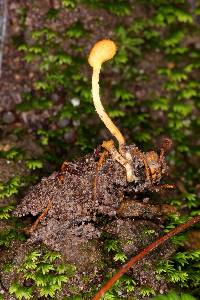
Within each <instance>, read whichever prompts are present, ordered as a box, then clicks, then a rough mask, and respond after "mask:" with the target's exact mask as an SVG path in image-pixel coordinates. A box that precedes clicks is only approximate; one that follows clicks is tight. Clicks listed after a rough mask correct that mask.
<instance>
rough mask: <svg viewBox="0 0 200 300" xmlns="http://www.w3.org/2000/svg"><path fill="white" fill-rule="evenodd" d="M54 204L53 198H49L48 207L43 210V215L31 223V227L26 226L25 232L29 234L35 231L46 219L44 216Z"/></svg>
mask: <svg viewBox="0 0 200 300" xmlns="http://www.w3.org/2000/svg"><path fill="white" fill-rule="evenodd" d="M51 206H52V200H49V202H48V205H47V207H46V208H45V209H44V210H43V212H42V213H41V215H40V216H39V217H38V218H37V220H36V221H35V222H34V223H33V224H32V225H31V227H30V228H25V232H26V233H28V234H31V233H33V231H35V230H36V228H37V226H38V224H39V223H40V222H41V221H42V220H43V219H44V217H45V216H46V215H47V213H48V211H49V209H50V208H51Z"/></svg>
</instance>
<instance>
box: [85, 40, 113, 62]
mask: <svg viewBox="0 0 200 300" xmlns="http://www.w3.org/2000/svg"><path fill="white" fill-rule="evenodd" d="M116 51H117V47H116V45H115V43H114V42H113V41H111V40H101V41H98V42H97V43H96V44H95V45H94V46H93V47H92V49H91V51H90V54H89V58H88V62H89V64H90V66H91V67H92V68H95V67H97V68H99V67H101V65H102V64H103V63H104V62H105V61H107V60H109V59H111V58H113V56H114V55H115V53H116Z"/></svg>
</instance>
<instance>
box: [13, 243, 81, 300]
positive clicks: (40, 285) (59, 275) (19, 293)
mask: <svg viewBox="0 0 200 300" xmlns="http://www.w3.org/2000/svg"><path fill="white" fill-rule="evenodd" d="M16 271H17V272H18V273H19V274H20V277H19V278H20V282H17V281H14V282H13V283H12V284H11V286H10V288H9V293H10V294H14V295H15V297H16V298H17V299H22V298H23V297H24V298H25V299H30V298H31V297H33V296H34V295H39V296H40V297H42V296H44V297H45V298H48V299H49V298H54V299H55V297H58V295H59V292H60V291H61V290H62V288H63V285H64V284H65V283H67V282H68V281H69V279H70V278H71V277H73V276H74V275H75V273H76V268H75V266H74V265H72V264H68V263H66V262H64V261H63V259H62V257H61V255H60V254H59V253H58V252H55V251H48V250H47V249H45V248H44V249H42V248H38V249H36V250H34V251H31V252H30V253H29V254H28V255H26V257H25V258H24V260H23V262H22V264H21V266H20V267H18V268H17V270H16ZM27 281H31V286H30V287H29V288H27V287H26V282H27Z"/></svg>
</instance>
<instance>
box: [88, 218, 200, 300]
mask: <svg viewBox="0 0 200 300" xmlns="http://www.w3.org/2000/svg"><path fill="white" fill-rule="evenodd" d="M199 221H200V215H199V216H195V217H193V218H192V219H190V220H189V221H187V222H186V223H183V224H181V225H179V226H178V227H176V228H174V229H172V230H171V231H169V232H168V233H167V234H165V235H164V236H162V237H160V238H158V239H157V240H156V241H154V242H153V243H152V244H150V245H149V246H147V247H146V248H144V249H143V250H142V251H141V252H140V253H139V254H137V255H136V256H134V257H132V258H131V259H130V260H129V261H128V262H127V263H126V264H124V265H123V266H122V267H121V269H120V270H119V271H118V272H117V273H116V274H115V275H114V276H113V277H112V278H111V279H110V280H108V281H107V283H106V284H105V285H104V286H103V287H102V288H101V289H100V290H99V291H98V292H97V294H96V295H95V296H94V298H93V299H92V300H99V299H100V298H101V297H102V296H103V295H104V294H105V293H106V292H107V291H108V290H109V289H110V288H111V287H112V286H113V284H114V283H115V282H116V281H117V280H118V279H119V278H120V277H121V276H122V275H123V274H124V273H126V272H127V271H128V270H129V269H130V268H131V267H132V266H133V265H134V264H135V263H136V262H138V261H139V260H141V259H142V258H143V257H145V256H146V255H147V254H149V253H150V252H151V251H152V250H154V249H156V248H157V247H158V246H159V245H161V244H163V243H164V242H165V241H167V240H168V239H169V238H171V237H172V236H174V235H177V234H178V233H180V232H182V231H183V230H185V229H187V228H189V227H191V226H192V225H194V224H195V223H197V222H199Z"/></svg>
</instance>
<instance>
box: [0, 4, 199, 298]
mask: <svg viewBox="0 0 200 300" xmlns="http://www.w3.org/2000/svg"><path fill="white" fill-rule="evenodd" d="M8 9H9V10H8V16H9V19H8V30H7V37H6V41H5V47H4V60H3V66H2V77H1V78H0V86H1V90H0V97H1V98H0V103H1V105H0V117H1V118H0V138H1V144H0V155H1V162H0V166H1V174H0V180H1V182H0V201H1V203H2V207H1V208H0V219H2V220H3V221H2V223H1V228H3V227H5V228H4V229H5V230H4V232H3V234H2V237H1V240H0V242H1V243H0V245H1V247H2V250H1V251H2V264H1V265H3V261H4V260H5V257H6V260H8V262H10V261H11V263H12V259H14V256H13V255H14V254H12V253H13V250H12V249H13V248H15V246H16V248H17V247H19V246H21V244H22V243H24V239H25V236H24V235H23V233H22V231H21V230H20V228H22V227H24V226H26V225H28V224H30V223H31V222H33V218H32V217H28V218H27V219H26V220H22V221H23V222H22V221H20V220H18V219H13V217H11V211H12V209H13V207H14V206H15V205H16V203H17V202H18V201H20V199H21V198H22V196H23V195H25V194H26V190H27V188H28V187H29V186H31V185H33V184H35V183H36V182H38V181H40V179H41V178H42V177H43V176H44V175H49V174H51V173H52V171H54V170H58V169H59V168H60V164H61V163H62V162H63V161H64V160H68V161H69V160H71V159H72V158H77V157H80V156H82V155H83V154H85V153H88V152H90V151H93V149H94V148H97V146H98V145H99V144H100V143H101V142H102V140H103V139H108V138H110V136H109V134H108V132H107V131H106V130H105V128H104V126H103V124H101V122H100V120H99V119H98V118H97V117H96V113H95V110H94V108H93V104H92V100H91V93H90V78H91V69H90V68H89V66H88V64H87V55H88V52H89V49H90V48H91V46H92V45H93V43H94V42H95V41H96V40H98V39H101V38H105V37H106V38H112V39H113V40H115V41H116V42H117V44H118V53H117V55H116V57H115V59H114V60H113V62H112V63H110V64H107V65H106V66H105V67H104V73H103V75H102V78H101V79H102V84H101V87H102V90H101V94H102V99H103V102H104V104H105V107H106V110H107V111H108V112H109V115H110V116H111V117H112V118H113V119H114V121H115V122H116V124H117V125H118V126H119V127H120V128H121V130H122V132H123V133H124V135H125V136H126V140H127V141H128V143H129V144H131V143H136V144H137V146H139V147H141V149H143V150H147V149H150V148H153V147H156V145H157V143H158V140H159V138H160V137H162V136H169V137H170V138H172V140H173V143H174V146H173V150H172V151H171V153H170V154H169V156H168V161H169V164H170V174H169V179H168V181H171V182H173V183H175V185H176V187H177V188H176V190H175V191H174V192H173V193H163V194H162V195H159V196H156V195H148V197H149V196H150V197H151V198H152V199H156V197H157V198H162V201H163V202H165V203H169V204H173V205H175V206H176V207H177V210H178V212H179V213H180V215H181V217H180V216H178V215H177V216H175V215H172V216H171V217H170V218H169V220H168V221H167V222H166V223H165V227H166V230H168V229H170V228H173V227H174V226H176V225H177V224H179V223H180V222H182V221H183V220H184V218H187V217H188V216H191V215H195V214H198V213H199V196H200V185H199V167H198V165H199V161H200V158H199V156H200V151H199V145H200V140H199V129H200V128H199V127H200V118H199V106H200V105H199V103H200V102H199V92H200V82H199V73H200V72H199V69H200V64H199V58H200V38H199V32H200V27H199V26H200V21H199V15H200V5H199V2H198V1H184V0H172V1H165V0H157V1H154V0H148V1H145V0H144V1H132V0H130V1H120V0H118V1H90V0H77V1H75V0H62V1H61V0H54V1H47V0H44V1H39V0H36V1H32V2H30V1H24V0H23V1H21V0H20V1H12V2H10V3H9V6H8ZM102 222H103V221H102ZM151 230H153V229H151V228H150V229H149V228H147V232H149V234H150V233H151ZM1 232H2V230H1ZM195 233H196V234H197V236H199V227H198V226H196V229H195ZM190 237H192V232H191V233H190V234H189V239H188V241H187V243H186V244H185V245H186V246H184V244H183V243H184V239H185V235H181V236H179V237H177V238H175V239H174V242H175V243H176V244H177V245H178V246H179V247H180V248H179V249H178V250H177V251H178V252H179V253H184V252H185V251H186V250H191V249H193V247H195V248H199V244H198V245H197V244H196V243H194V242H193V241H192V238H190ZM196 240H197V238H195V241H196ZM113 247H114V246H113ZM185 247H187V249H186V248H185ZM114 249H115V247H114ZM116 251H117V252H119V255H118V256H117V257H118V258H119V261H120V259H121V262H122V261H123V255H122V254H121V252H120V251H121V250H119V249H118V250H116ZM195 251H196V250H195ZM195 253H196V252H195ZM114 255H116V254H114ZM182 256H183V255H182ZM186 256H188V260H187V261H186V260H184V263H183V259H182V260H181V259H179V260H178V259H177V258H176V257H175V258H174V259H172V260H171V261H169V262H168V263H165V267H163V265H159V267H158V272H159V276H161V275H166V277H167V279H168V281H169V282H172V283H173V284H175V285H176V287H177V286H178V285H179V287H178V289H179V288H181V289H187V290H188V291H189V292H191V293H194V295H198V294H199V279H198V278H199V256H198V255H197V254H196V256H195V255H194V256H189V255H186ZM105 257H106V255H105ZM3 258H4V259H3ZM9 259H10V260H9ZM4 263H5V261H4ZM113 263H114V262H113ZM118 266H119V265H118V262H117V264H116V262H115V263H114V264H113V265H112V268H114V267H118ZM50 271H51V270H49V272H50ZM52 272H54V271H52ZM173 274H176V275H175V276H172V275H173ZM4 275H5V273H4ZM109 275H110V274H108V276H109ZM104 276H106V275H105V274H103V275H102V278H100V282H102V280H103V277H104ZM138 276H139V275H138ZM84 280H86V281H87V274H86V278H85V279H84ZM124 280H125V285H124V286H125V287H127V286H128V290H129V291H130V292H131V290H133V289H134V286H135V284H134V283H133V282H131V281H128V280H129V279H126V278H125V279H124ZM0 284H1V283H0ZM120 284H121V283H119V286H118V287H116V288H115V289H114V290H113V291H111V292H110V293H109V295H108V298H107V299H119V293H118V292H119V291H120V289H121V290H124V286H123V287H121V286H120ZM33 285H34V284H33V283H28V286H27V288H31V287H32V286H33ZM82 286H83V289H84V284H83V285H82ZM15 287H16V286H15ZM1 288H2V291H4V288H3V286H2V287H1ZM7 288H9V287H7ZM95 288H96V287H95V284H94V285H93V286H92V291H91V293H93V294H94V292H95ZM137 288H138V290H139V289H141V291H140V292H138V297H150V296H151V295H153V293H154V291H152V290H151V287H146V286H145V284H144V286H142V287H140V286H139V287H137ZM12 291H13V292H14V289H12ZM21 292H22V294H23V292H24V291H23V290H22V291H21ZM79 292H80V291H75V292H74V294H76V293H77V295H79V294H80V293H81V292H80V293H79ZM139 294H140V295H139ZM25 295H26V296H24V297H27V299H28V295H29V292H28V291H25ZM61 296H62V295H61ZM61 296H60V297H61ZM7 297H10V299H13V298H11V297H13V296H11V295H9V296H7ZM19 297H20V296H19ZM19 297H18V299H20V298H19ZM31 297H32V296H31ZM37 297H38V296H37ZM77 297H78V296H77ZM80 297H81V296H80ZM85 297H86V299H88V298H87V297H90V296H85ZM109 297H110V298H109ZM117 297H118V298H117ZM47 298H48V296H47ZM58 299H59V298H58ZM77 299H79V298H77Z"/></svg>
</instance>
